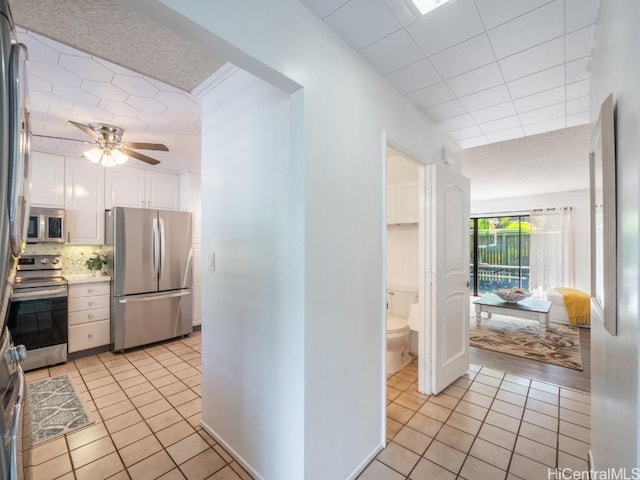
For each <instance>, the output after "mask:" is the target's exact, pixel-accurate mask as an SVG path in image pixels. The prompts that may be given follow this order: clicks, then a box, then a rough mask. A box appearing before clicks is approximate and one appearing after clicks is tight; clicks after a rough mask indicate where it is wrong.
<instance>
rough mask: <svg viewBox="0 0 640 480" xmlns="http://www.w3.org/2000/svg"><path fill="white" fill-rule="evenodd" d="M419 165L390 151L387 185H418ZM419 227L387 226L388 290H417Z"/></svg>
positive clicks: (388, 150)
mask: <svg viewBox="0 0 640 480" xmlns="http://www.w3.org/2000/svg"><path fill="white" fill-rule="evenodd" d="M418 168H419V167H418V165H417V164H415V163H413V162H412V161H410V160H407V159H406V158H403V155H402V154H401V153H399V152H397V151H395V150H394V149H392V148H388V149H387V185H393V184H395V183H404V182H417V181H418ZM418 271H419V269H418V225H417V224H416V225H388V226H387V288H399V287H412V288H415V289H416V290H417V289H418Z"/></svg>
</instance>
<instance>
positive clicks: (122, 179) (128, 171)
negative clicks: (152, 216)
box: [106, 167, 147, 209]
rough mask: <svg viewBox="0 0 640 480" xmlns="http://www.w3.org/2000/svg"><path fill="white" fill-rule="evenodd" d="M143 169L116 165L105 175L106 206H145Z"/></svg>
mask: <svg viewBox="0 0 640 480" xmlns="http://www.w3.org/2000/svg"><path fill="white" fill-rule="evenodd" d="M144 189H145V171H144V170H138V169H136V168H121V167H116V168H113V169H112V170H110V171H109V174H108V175H107V198H106V203H107V205H106V207H107V208H108V209H109V208H111V207H114V206H117V207H146V206H147V204H146V199H145V196H144Z"/></svg>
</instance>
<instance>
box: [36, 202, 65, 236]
mask: <svg viewBox="0 0 640 480" xmlns="http://www.w3.org/2000/svg"><path fill="white" fill-rule="evenodd" d="M64 216H65V212H64V210H62V209H57V208H40V207H31V212H30V213H29V226H28V228H27V243H64Z"/></svg>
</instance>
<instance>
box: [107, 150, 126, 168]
mask: <svg viewBox="0 0 640 480" xmlns="http://www.w3.org/2000/svg"><path fill="white" fill-rule="evenodd" d="M111 156H112V157H113V158H114V160H115V161H116V165H122V164H124V163H127V160H129V157H128V156H127V155H125V154H124V153H122V152H121V151H120V150H117V149H115V150H111Z"/></svg>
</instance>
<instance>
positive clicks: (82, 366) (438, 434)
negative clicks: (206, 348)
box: [25, 332, 590, 480]
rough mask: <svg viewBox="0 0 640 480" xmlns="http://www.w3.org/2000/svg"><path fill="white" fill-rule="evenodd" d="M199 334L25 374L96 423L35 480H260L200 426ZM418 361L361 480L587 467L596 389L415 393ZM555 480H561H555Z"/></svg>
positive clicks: (497, 377) (528, 384)
mask: <svg viewBox="0 0 640 480" xmlns="http://www.w3.org/2000/svg"><path fill="white" fill-rule="evenodd" d="M200 338H201V337H200V332H195V333H194V334H192V335H191V336H189V337H187V338H184V339H180V340H174V341H171V342H165V343H163V344H158V345H154V346H151V347H149V348H141V349H136V350H132V351H130V352H127V353H125V354H112V353H109V352H107V353H102V354H100V355H92V356H88V357H84V358H81V359H79V360H76V361H71V362H68V363H66V364H65V365H61V366H57V367H52V368H45V369H40V370H36V371H33V372H28V373H27V381H32V380H36V379H39V378H44V377H49V376H55V375H58V374H61V373H67V374H69V375H70V376H71V377H72V378H73V379H74V382H75V384H76V387H77V389H78V391H79V394H80V396H81V398H82V399H83V400H84V402H85V403H86V405H87V408H88V410H89V411H90V412H91V414H92V415H93V418H94V419H95V423H94V424H93V425H91V426H89V427H86V428H83V429H80V430H76V431H74V432H72V433H70V434H68V435H65V436H63V437H60V438H58V439H55V440H52V441H49V442H46V443H43V444H41V445H39V446H37V447H35V448H34V449H32V450H31V452H30V455H28V456H27V458H26V459H25V460H26V462H27V463H26V464H27V465H28V470H29V473H31V476H32V478H33V480H53V479H62V480H73V479H76V480H85V479H86V480H100V479H107V478H109V479H113V480H120V479H123V480H124V479H132V480H146V479H155V478H160V479H164V480H173V479H185V478H186V479H188V480H191V479H205V478H207V479H213V480H237V479H245V480H246V479H250V478H251V477H250V476H249V475H248V474H247V473H246V472H245V471H244V470H243V469H242V468H241V467H240V466H239V465H238V464H237V463H236V462H234V461H233V459H232V458H231V457H230V456H229V455H228V454H227V453H226V452H225V451H224V449H222V447H221V446H220V445H218V444H216V442H215V441H214V440H213V439H212V438H211V437H210V436H209V435H208V434H207V433H206V432H205V431H204V430H203V429H202V428H201V427H200V412H201V405H200V386H201V375H200V361H201V353H200ZM417 376H418V367H417V363H416V362H415V361H414V362H413V363H411V364H410V365H408V366H407V367H405V368H404V369H403V370H401V371H400V372H398V373H396V374H395V375H392V376H390V377H389V378H388V380H387V441H388V444H387V447H386V448H385V449H384V450H383V451H382V452H380V454H379V455H378V456H377V458H376V459H375V460H374V461H373V462H371V464H370V465H369V466H368V467H367V468H366V470H365V471H364V472H363V473H362V475H361V476H360V477H359V478H360V480H396V479H397V480H404V479H411V480H423V479H424V480H426V479H429V480H431V479H435V480H447V479H456V478H460V479H462V478H464V479H467V480H476V479H482V480H493V479H507V480H516V479H519V478H520V479H524V480H529V479H531V480H540V479H546V478H549V477H548V469H549V468H551V469H553V468H556V467H559V468H563V467H569V468H571V469H573V470H578V471H584V470H586V469H587V462H586V458H587V451H588V448H589V440H590V430H589V427H590V417H589V412H590V397H589V395H588V394H585V393H583V392H578V391H576V390H571V389H568V388H564V387H559V386H556V385H551V384H548V383H543V382H537V381H535V380H530V379H528V378H524V377H518V376H514V375H511V374H507V373H505V372H501V371H497V370H493V369H489V368H486V367H481V366H478V365H472V366H471V369H470V370H469V372H468V373H467V375H466V376H465V377H463V378H460V379H458V380H457V381H456V382H455V383H454V384H453V385H451V386H450V387H449V388H447V389H446V390H445V391H444V392H442V393H441V394H439V395H436V396H426V395H422V394H420V393H418V391H417ZM551 478H555V477H551Z"/></svg>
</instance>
